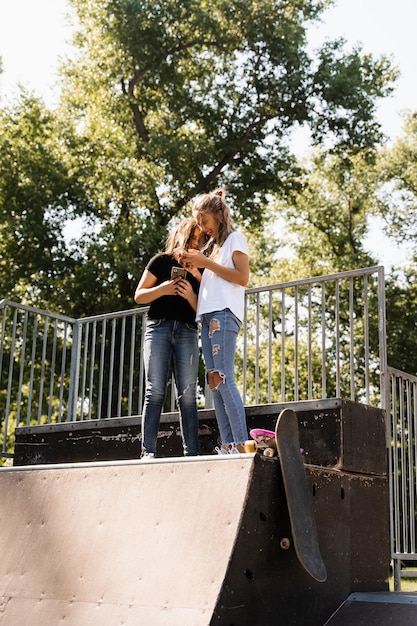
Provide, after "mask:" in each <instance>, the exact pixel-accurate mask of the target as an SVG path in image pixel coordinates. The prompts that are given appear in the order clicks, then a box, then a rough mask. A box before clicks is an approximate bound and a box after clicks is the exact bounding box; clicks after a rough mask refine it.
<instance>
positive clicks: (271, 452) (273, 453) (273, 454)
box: [264, 448, 275, 456]
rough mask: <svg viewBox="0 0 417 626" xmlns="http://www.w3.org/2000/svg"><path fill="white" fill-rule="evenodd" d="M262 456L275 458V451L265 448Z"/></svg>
mask: <svg viewBox="0 0 417 626" xmlns="http://www.w3.org/2000/svg"><path fill="white" fill-rule="evenodd" d="M264 455H265V456H275V450H273V449H272V448H265V450H264Z"/></svg>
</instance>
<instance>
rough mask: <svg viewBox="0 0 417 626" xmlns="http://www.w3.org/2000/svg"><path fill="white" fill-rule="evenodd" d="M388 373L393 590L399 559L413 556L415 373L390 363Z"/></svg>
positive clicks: (416, 541)
mask: <svg viewBox="0 0 417 626" xmlns="http://www.w3.org/2000/svg"><path fill="white" fill-rule="evenodd" d="M388 375H389V381H390V390H389V396H390V411H389V420H388V422H389V424H388V432H389V455H388V463H389V476H390V507H389V508H390V527H391V557H392V559H393V563H394V588H395V590H396V591H397V590H400V589H401V576H402V571H401V569H402V564H401V562H402V561H405V562H409V561H416V560H417V552H416V549H417V529H416V521H417V510H416V495H417V469H416V463H417V377H416V376H411V375H409V374H407V373H405V372H402V371H400V370H397V369H394V368H392V367H389V368H388Z"/></svg>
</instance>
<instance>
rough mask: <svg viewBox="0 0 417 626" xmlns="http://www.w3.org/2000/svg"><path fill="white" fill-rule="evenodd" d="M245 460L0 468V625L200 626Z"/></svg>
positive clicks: (234, 524)
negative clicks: (149, 625)
mask: <svg viewBox="0 0 417 626" xmlns="http://www.w3.org/2000/svg"><path fill="white" fill-rule="evenodd" d="M253 465H254V458H253V457H252V456H250V455H248V456H241V457H238V456H236V457H234V458H232V457H229V458H221V457H219V458H214V457H210V458H207V457H199V458H198V459H192V460H188V459H184V460H183V459H179V460H178V461H168V462H167V461H166V460H156V461H155V462H146V463H144V462H142V463H139V462H116V463H107V464H94V463H92V464H83V465H61V466H39V467H33V466H32V467H31V468H28V469H20V470H19V469H10V470H1V471H0V507H1V511H2V515H1V516H0V550H1V552H0V554H1V558H0V596H1V598H0V602H1V604H0V624H7V626H22V624H25V623H30V624H31V626H45V625H47V626H48V625H52V624H53V625H55V624H60V623H65V624H66V626H87V625H90V624H91V625H96V624H97V625H98V624H99V625H100V626H107V625H109V626H110V625H111V626H115V625H116V624H123V625H126V626H130V625H135V626H136V625H138V624H152V626H157V625H158V626H159V625H161V626H165V624H166V625H169V626H173V625H176V624H178V625H181V626H185V625H187V624H189V625H190V626H199V625H200V624H201V625H206V624H208V623H209V622H210V620H211V617H212V614H213V610H214V607H215V605H216V601H217V598H218V595H219V593H220V588H221V585H222V583H223V580H224V578H225V574H226V571H227V567H228V563H229V558H230V556H231V554H232V551H233V546H234V542H235V539H236V535H237V532H238V529H239V524H240V519H241V514H242V511H243V510H244V503H245V499H246V494H247V489H248V484H249V483H250V480H251V474H252V470H253Z"/></svg>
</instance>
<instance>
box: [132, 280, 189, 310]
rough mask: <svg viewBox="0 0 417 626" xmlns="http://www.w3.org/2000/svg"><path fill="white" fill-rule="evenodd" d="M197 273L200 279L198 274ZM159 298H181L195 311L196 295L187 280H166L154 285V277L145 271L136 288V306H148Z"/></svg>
mask: <svg viewBox="0 0 417 626" xmlns="http://www.w3.org/2000/svg"><path fill="white" fill-rule="evenodd" d="M197 273H198V275H199V276H200V278H201V275H200V272H197ZM161 296H181V297H182V298H184V299H185V300H187V301H188V302H189V304H190V306H191V307H192V308H193V310H194V311H196V310H197V294H196V293H194V291H193V288H192V286H191V283H189V282H188V280H185V279H184V278H176V279H175V280H166V281H165V282H163V283H161V284H160V285H156V276H154V275H153V274H152V273H151V272H149V271H148V270H145V271H144V272H143V274H142V278H141V279H140V281H139V284H138V286H137V287H136V291H135V302H136V304H149V303H150V302H153V301H154V300H157V299H158V298H160V297H161Z"/></svg>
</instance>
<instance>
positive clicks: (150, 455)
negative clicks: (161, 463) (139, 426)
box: [140, 452, 155, 461]
mask: <svg viewBox="0 0 417 626" xmlns="http://www.w3.org/2000/svg"><path fill="white" fill-rule="evenodd" d="M154 458H155V454H154V453H153V452H144V453H143V454H142V456H141V457H140V461H152V459H154Z"/></svg>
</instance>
